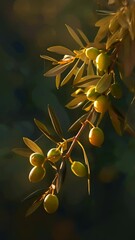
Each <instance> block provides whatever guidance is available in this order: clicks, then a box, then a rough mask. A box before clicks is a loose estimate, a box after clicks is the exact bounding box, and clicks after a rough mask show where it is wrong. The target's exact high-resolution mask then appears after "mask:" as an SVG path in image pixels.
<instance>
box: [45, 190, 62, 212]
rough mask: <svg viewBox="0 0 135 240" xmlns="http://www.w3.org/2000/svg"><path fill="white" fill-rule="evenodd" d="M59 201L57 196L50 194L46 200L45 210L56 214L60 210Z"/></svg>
mask: <svg viewBox="0 0 135 240" xmlns="http://www.w3.org/2000/svg"><path fill="white" fill-rule="evenodd" d="M58 206H59V200H58V198H57V196H56V195H55V194H48V195H47V196H46V197H45V199H44V209H45V210H46V212H48V213H54V212H56V210H57V209H58Z"/></svg>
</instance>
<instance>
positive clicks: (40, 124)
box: [34, 119, 57, 143]
mask: <svg viewBox="0 0 135 240" xmlns="http://www.w3.org/2000/svg"><path fill="white" fill-rule="evenodd" d="M34 122H35V124H36V125H37V127H38V128H39V130H40V131H41V132H42V133H43V134H44V135H45V136H46V137H47V138H49V139H50V140H51V141H52V142H54V143H57V139H56V138H55V137H54V136H52V135H51V134H50V132H49V130H48V129H47V127H46V126H45V124H43V123H42V122H40V121H39V120H37V119H34Z"/></svg>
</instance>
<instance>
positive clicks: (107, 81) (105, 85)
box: [95, 73, 112, 94]
mask: <svg viewBox="0 0 135 240" xmlns="http://www.w3.org/2000/svg"><path fill="white" fill-rule="evenodd" d="M111 81H112V73H110V74H108V73H105V74H104V75H103V76H102V77H101V79H100V80H99V81H98V83H97V85H96V88H95V91H96V92H98V93H101V94H102V93H104V92H106V91H107V90H108V89H109V87H110V85H111Z"/></svg>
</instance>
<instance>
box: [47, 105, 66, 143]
mask: <svg viewBox="0 0 135 240" xmlns="http://www.w3.org/2000/svg"><path fill="white" fill-rule="evenodd" d="M48 113H49V116H50V119H51V122H52V125H53V128H54V130H55V132H56V133H57V134H58V136H59V137H60V138H62V136H63V133H62V129H61V126H60V123H59V120H58V118H57V116H56V114H55V112H54V110H53V109H52V108H51V107H50V106H48Z"/></svg>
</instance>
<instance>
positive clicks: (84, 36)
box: [77, 28, 90, 45]
mask: <svg viewBox="0 0 135 240" xmlns="http://www.w3.org/2000/svg"><path fill="white" fill-rule="evenodd" d="M77 30H78V32H79V34H80V36H81V37H82V39H83V40H84V42H85V43H86V44H87V45H89V44H90V42H89V39H88V38H87V37H86V35H85V34H84V32H83V31H82V30H80V29H79V28H78V29H77Z"/></svg>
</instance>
